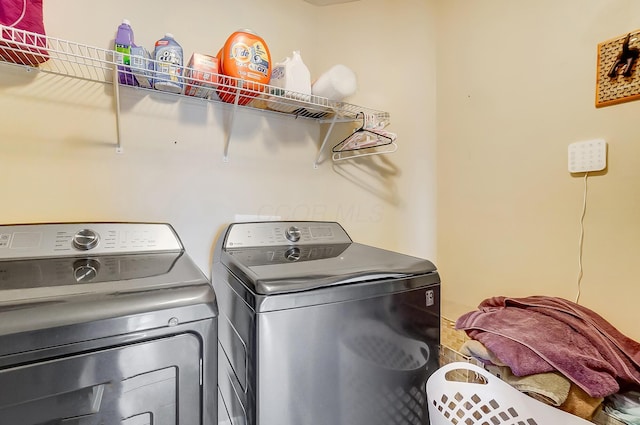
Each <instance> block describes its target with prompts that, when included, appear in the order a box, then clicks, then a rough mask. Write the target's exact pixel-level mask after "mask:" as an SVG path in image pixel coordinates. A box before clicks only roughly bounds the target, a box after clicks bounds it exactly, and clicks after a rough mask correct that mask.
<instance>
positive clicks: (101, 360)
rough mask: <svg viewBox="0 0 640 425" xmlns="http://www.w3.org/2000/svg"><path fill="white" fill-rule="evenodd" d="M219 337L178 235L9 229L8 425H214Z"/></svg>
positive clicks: (3, 309) (3, 250)
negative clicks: (217, 344) (217, 343)
mask: <svg viewBox="0 0 640 425" xmlns="http://www.w3.org/2000/svg"><path fill="white" fill-rule="evenodd" d="M216 329H217V306H216V299H215V294H214V292H213V288H212V287H211V284H210V282H209V281H208V279H207V278H206V276H205V275H204V274H203V273H202V272H201V271H200V269H199V268H198V267H197V266H196V265H195V263H194V262H193V261H192V260H191V259H190V257H189V256H188V255H187V254H186V253H185V250H184V247H183V246H182V243H181V242H180V240H179V238H178V236H177V234H176V233H175V231H174V230H173V229H172V228H171V226H169V225H167V224H155V223H58V224H29V225H5V226H0V389H1V390H0V424H15V425H147V424H154V425H158V424H161V425H177V424H180V425H214V424H215V423H216V422H217V413H216V403H217V397H216V379H217V378H216V375H217V350H216V339H217V333H216Z"/></svg>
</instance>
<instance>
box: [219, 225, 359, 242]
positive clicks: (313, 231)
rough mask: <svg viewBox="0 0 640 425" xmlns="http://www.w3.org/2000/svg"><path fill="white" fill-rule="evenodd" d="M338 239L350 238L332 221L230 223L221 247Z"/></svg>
mask: <svg viewBox="0 0 640 425" xmlns="http://www.w3.org/2000/svg"><path fill="white" fill-rule="evenodd" d="M340 243H351V238H350V237H349V235H347V232H345V230H344V229H343V228H342V226H340V225H339V224H338V223H335V222H331V221H265V222H257V223H234V224H232V225H230V226H229V229H228V231H227V236H226V239H225V241H224V248H226V249H233V248H247V247H262V246H279V245H317V244H340Z"/></svg>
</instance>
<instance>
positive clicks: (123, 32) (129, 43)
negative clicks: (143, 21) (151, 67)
mask: <svg viewBox="0 0 640 425" xmlns="http://www.w3.org/2000/svg"><path fill="white" fill-rule="evenodd" d="M134 46H135V44H134V42H133V29H131V23H130V22H129V20H128V19H123V20H122V23H121V24H120V25H119V26H118V31H117V32H116V39H115V51H116V52H117V54H116V55H115V56H116V60H115V62H116V64H117V66H118V81H119V82H120V84H126V85H129V86H135V85H136V79H135V78H134V76H133V73H132V72H131V48H132V47H134Z"/></svg>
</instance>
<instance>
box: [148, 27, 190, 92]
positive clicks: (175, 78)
mask: <svg viewBox="0 0 640 425" xmlns="http://www.w3.org/2000/svg"><path fill="white" fill-rule="evenodd" d="M153 58H154V59H155V61H156V62H155V65H156V73H155V77H154V80H153V87H154V88H155V89H156V90H162V91H168V92H171V93H182V87H183V80H182V72H183V69H184V68H183V63H184V55H183V51H182V46H180V44H179V43H178V42H177V41H176V40H175V39H174V38H173V34H171V33H166V34H165V35H164V37H162V38H161V39H160V40H158V41H156V45H155V50H154V53H153Z"/></svg>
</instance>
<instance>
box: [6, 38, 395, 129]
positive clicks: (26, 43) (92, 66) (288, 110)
mask: <svg viewBox="0 0 640 425" xmlns="http://www.w3.org/2000/svg"><path fill="white" fill-rule="evenodd" d="M121 55H122V53H119V52H116V51H114V50H108V49H101V48H98V47H93V46H88V45H85V44H80V43H75V42H72V41H67V40H63V39H59V38H55V37H50V36H43V35H40V34H36V33H31V32H27V31H23V30H19V29H15V28H11V27H7V26H3V25H0V60H4V61H6V62H9V63H13V64H17V65H20V66H26V67H29V68H33V69H35V70H37V71H40V72H45V73H52V74H57V75H63V76H67V77H71V78H77V79H82V80H89V81H94V82H99V83H105V84H113V83H114V74H115V73H116V70H117V72H118V73H122V74H124V77H121V78H124V80H125V81H136V79H135V76H136V75H137V74H136V73H135V72H133V71H136V69H135V68H133V71H132V68H120V69H117V67H118V63H119V60H121V59H122V58H121ZM145 61H146V63H147V64H148V68H147V69H155V65H156V64H157V62H156V61H155V60H152V59H145ZM120 62H121V61H120ZM177 69H178V71H179V72H178V73H179V75H181V76H182V77H181V78H182V80H181V82H180V84H181V89H180V90H179V92H178V93H176V94H177V95H179V96H185V97H190V96H187V94H185V93H189V92H195V93H198V97H202V98H203V99H204V100H207V101H212V102H217V103H229V104H233V105H240V106H242V107H248V108H253V109H260V110H268V111H270V112H275V113H280V114H286V115H291V116H294V117H296V118H298V117H301V118H307V119H313V120H317V121H320V122H331V123H334V122H336V121H340V122H349V121H356V120H357V119H358V118H357V117H358V114H362V113H364V114H368V115H371V116H374V117H376V119H377V120H379V122H385V123H388V122H389V121H390V116H389V113H387V112H382V111H378V110H375V109H370V108H365V107H362V106H358V105H353V104H349V103H345V102H336V101H333V100H330V99H328V98H325V97H320V96H314V95H309V94H303V93H297V92H292V91H285V90H283V89H282V88H279V87H275V86H271V85H268V84H258V83H253V82H249V81H245V80H242V79H239V78H234V77H230V76H226V75H222V74H216V73H209V74H205V76H203V77H202V78H200V77H199V76H200V75H202V74H198V73H197V72H196V71H197V70H196V69H194V68H190V67H187V66H179V67H177ZM150 72H151V73H152V74H153V72H152V71H150ZM152 76H153V75H152ZM119 85H122V84H119ZM134 85H135V86H136V88H137V89H139V90H149V91H154V92H158V90H155V89H152V88H145V87H139V86H138V84H137V83H134Z"/></svg>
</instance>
